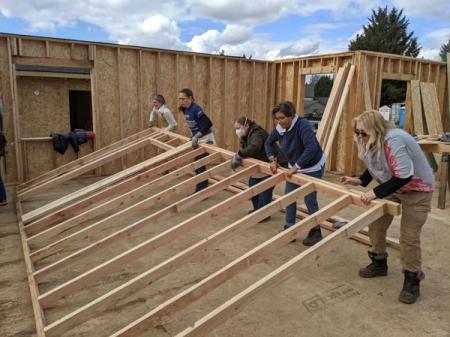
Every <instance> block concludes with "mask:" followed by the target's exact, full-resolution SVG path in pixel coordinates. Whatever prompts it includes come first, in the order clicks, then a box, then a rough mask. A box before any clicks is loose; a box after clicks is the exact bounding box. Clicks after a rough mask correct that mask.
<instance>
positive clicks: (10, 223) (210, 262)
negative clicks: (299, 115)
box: [0, 173, 450, 337]
mask: <svg viewBox="0 0 450 337" xmlns="http://www.w3.org/2000/svg"><path fill="white" fill-rule="evenodd" d="M96 179H98V178H80V179H77V180H73V181H70V182H68V183H64V184H63V185H61V186H59V187H58V188H55V189H54V190H52V191H49V192H48V193H46V194H43V195H41V196H40V197H35V198H33V199H32V200H30V201H29V202H27V203H25V204H24V212H27V211H29V210H31V209H34V208H36V207H38V206H41V205H43V204H45V203H46V202H49V201H51V200H55V199H56V198H58V197H59V196H61V195H66V194H67V193H68V192H70V191H75V190H77V189H79V188H80V187H83V186H86V185H88V184H90V183H92V182H94V181H95V180H96ZM324 179H326V180H328V181H332V182H337V181H338V179H339V176H337V175H333V174H330V173H327V174H326V175H325V177H324ZM174 183H175V182H174ZM277 189H278V191H277V192H278V194H282V193H281V188H280V187H278V188H277ZM9 192H10V195H11V194H12V192H13V191H12V190H11V189H10V190H9ZM155 192H156V191H155ZM228 193H231V192H222V193H219V194H217V195H215V196H213V197H210V198H208V199H206V200H204V201H202V202H200V203H199V204H197V205H195V206H193V207H191V208H190V209H188V210H186V211H184V212H185V213H187V215H189V214H192V215H194V214H197V213H199V212H200V211H202V210H204V209H206V208H208V207H210V206H212V205H214V204H216V203H217V202H220V200H223V198H224V196H225V194H228ZM10 199H11V198H10ZM328 201H329V199H328V200H327V199H323V198H321V197H319V204H321V205H324V204H326V203H327V202H328ZM171 202H173V201H171ZM436 205H437V191H436V192H435V193H434V196H433V202H432V211H431V213H430V215H429V218H428V221H427V223H426V225H425V227H424V229H423V234H422V252H423V265H424V269H423V270H424V272H425V274H426V278H425V280H424V281H423V282H422V284H421V294H422V295H421V297H420V299H419V300H418V302H417V303H416V304H414V305H405V304H401V303H399V302H398V300H397V297H398V294H399V292H400V289H401V287H402V283H403V274H402V273H401V265H400V260H399V251H397V250H394V249H389V250H388V253H389V259H388V263H389V274H388V276H386V277H378V278H374V279H362V278H360V277H359V276H358V269H359V268H360V267H362V266H364V265H366V264H367V263H368V262H369V261H368V257H367V250H368V249H369V247H368V246H365V245H363V244H361V243H358V242H356V241H354V240H347V241H346V242H345V243H344V244H343V245H342V246H339V247H336V248H335V249H334V250H333V251H332V252H331V253H328V254H326V255H324V256H322V257H321V258H320V259H319V260H317V261H316V262H315V263H314V264H312V265H309V266H307V267H305V268H299V269H298V271H297V272H296V273H295V275H294V276H293V277H290V278H289V279H288V280H286V281H285V282H283V283H281V284H279V285H278V286H276V287H275V288H271V289H270V290H269V291H266V292H263V293H261V294H260V295H258V297H257V298H256V299H255V300H254V301H252V302H251V303H249V304H248V305H247V306H245V307H244V309H243V310H242V311H241V312H240V313H238V314H237V315H235V316H233V317H232V318H231V319H229V320H227V321H226V322H225V323H224V324H222V325H221V326H219V327H218V328H217V329H216V330H214V331H211V332H210V334H209V335H210V336H214V337H241V336H242V337H244V336H245V337H249V336H258V337H275V336H276V337H294V336H317V337H332V336H348V337H350V336H355V337H356V336H357V337H364V336H367V337H378V336H380V337H381V336H383V337H386V336H395V337H403V336H404V337H426V336H429V337H450V245H449V242H450V202H449V200H447V205H446V206H447V207H446V209H445V210H441V209H437V208H436ZM250 208H251V204H250V202H247V203H243V204H242V205H240V206H239V207H237V208H236V209H233V210H232V211H231V212H228V213H226V214H224V215H223V216H221V217H219V218H218V219H217V220H216V221H214V222H213V223H210V224H205V225H204V226H201V228H200V229H198V230H195V231H192V232H190V233H188V234H186V235H184V236H183V237H182V238H179V239H177V240H174V241H172V242H171V243H170V244H169V245H167V246H166V247H164V248H162V249H158V250H157V251H156V252H154V253H151V254H148V255H146V256H144V257H143V258H141V259H139V260H137V261H135V262H134V263H132V264H130V265H127V266H124V268H123V269H122V270H120V271H118V272H115V273H113V274H111V275H110V276H108V277H105V278H103V279H101V280H99V281H97V282H96V283H95V284H93V285H91V286H89V287H86V288H85V289H83V290H81V291H79V292H77V293H75V294H74V295H71V296H69V297H68V298H64V299H62V300H60V301H58V303H57V305H56V306H55V307H54V308H50V309H48V310H46V311H45V316H46V318H47V322H48V323H51V322H53V321H55V320H57V319H58V318H61V317H62V316H64V315H65V314H68V313H70V312H72V311H73V310H75V309H77V308H79V307H80V306H82V305H84V304H86V303H87V302H89V301H90V300H91V299H92V298H93V297H94V296H99V295H101V294H103V293H106V292H107V291H109V290H111V289H113V288H115V287H117V286H118V285H120V284H122V283H124V282H126V281H127V280H129V279H131V278H132V277H133V276H136V275H138V274H139V273H141V272H143V271H144V270H146V269H148V268H150V267H151V266H154V265H155V264H157V263H159V262H161V261H163V260H165V259H167V258H169V257H170V256H172V255H174V254H175V253H176V252H179V251H180V250H182V249H184V248H186V247H188V246H189V245H192V244H193V243H195V242H196V241H198V240H200V239H201V238H203V237H204V235H205V233H213V232H214V231H217V230H218V229H219V228H222V227H223V226H224V225H226V224H229V223H231V222H233V221H235V220H237V219H239V218H240V217H242V216H243V214H246V213H247V211H248V210H249V209H250ZM153 210H154V209H153ZM342 216H344V217H345V216H351V215H350V214H343V215H342ZM140 217H142V215H140ZM184 218H186V214H184ZM132 220H133V219H129V221H132ZM178 220H179V219H178V218H177V216H174V217H171V218H169V219H168V220H167V221H161V222H159V223H158V224H156V225H153V226H149V227H146V228H145V229H144V230H141V231H139V233H136V235H132V236H131V237H129V238H128V239H127V240H124V241H120V242H118V243H116V244H114V245H113V246H111V247H109V248H108V249H105V250H102V251H101V252H99V253H98V254H97V255H96V257H95V259H88V260H81V261H80V262H78V263H76V264H74V265H71V267H70V269H65V270H64V271H62V272H58V273H55V274H53V275H51V276H49V277H48V278H47V279H45V281H44V282H43V283H42V284H40V291H41V293H42V292H45V291H47V290H49V289H52V288H54V287H55V286H56V285H58V284H60V283H62V282H64V281H66V280H68V279H70V278H73V277H75V276H76V275H79V274H80V273H81V272H82V271H84V270H86V268H89V267H91V268H92V267H93V266H95V265H98V264H99V263H101V262H103V261H105V260H106V259H108V258H111V257H112V256H114V255H116V254H118V253H121V252H123V251H125V250H126V249H128V248H130V247H132V246H134V245H136V244H137V243H139V242H142V241H143V240H145V239H146V238H148V237H151V236H153V235H155V234H157V233H159V232H161V231H162V230H165V229H167V228H169V227H170V226H171V225H174V224H176V223H177V222H179V221H178ZM283 224H284V214H283V213H281V212H280V213H278V214H276V215H274V216H272V217H271V219H270V221H267V222H263V223H260V224H257V225H255V226H253V227H252V228H250V229H248V230H246V231H245V233H243V234H240V235H236V236H233V237H232V238H230V239H228V240H226V241H223V242H221V243H220V244H216V245H213V246H212V247H211V248H210V249H208V250H206V251H202V253H201V255H196V256H195V257H194V258H192V259H190V260H189V263H186V265H185V266H184V267H183V268H180V269H178V270H176V271H174V272H172V273H170V274H169V275H167V276H165V277H163V278H162V279H160V280H158V281H157V282H155V283H154V284H151V285H149V286H148V287H146V288H143V289H141V290H139V291H137V292H136V293H135V294H133V295H132V296H130V297H128V298H125V299H122V300H120V301H119V302H118V303H116V305H115V306H114V307H111V308H110V309H108V310H107V311H106V312H105V313H104V314H102V315H101V316H98V317H95V318H92V319H90V320H89V321H87V322H85V323H84V324H81V325H80V326H77V327H76V328H74V329H73V330H70V331H68V332H67V333H65V334H64V337H66V336H67V337H69V336H70V337H74V336H78V337H82V336H95V337H97V336H98V337H103V336H107V335H108V334H110V333H112V332H114V331H116V330H117V329H118V328H121V327H123V326H125V325H126V324H128V323H130V322H131V321H133V320H134V319H136V318H138V317H140V316H142V315H144V314H145V313H147V312H148V311H150V310H152V309H153V308H155V307H156V306H157V305H159V304H160V303H162V302H164V301H165V300H167V299H169V298H171V297H172V296H174V295H176V294H178V293H179V292H181V291H182V290H183V289H186V288H188V287H189V286H191V285H193V284H194V283H196V282H198V281H199V280H201V279H202V278H204V277H206V276H207V275H209V274H210V273H212V272H213V271H215V270H217V269H219V268H220V267H222V266H224V265H226V264H227V263H228V262H230V261H232V260H233V259H235V258H237V257H239V256H240V255H242V254H244V253H245V252H247V251H248V250H250V249H252V248H253V247H255V246H257V245H258V244H260V243H262V242H264V241H265V240H267V239H269V238H270V237H272V236H273V235H275V234H277V233H278V232H279V231H280V230H281V229H282V226H283ZM122 226H123V225H122ZM120 227H121V225H115V226H112V227H111V228H108V230H106V231H104V232H101V233H97V234H96V235H97V239H98V238H100V237H102V236H106V235H107V234H109V233H111V232H113V231H114V230H117V229H118V228H120ZM325 234H327V233H326V232H325ZM398 234H399V217H397V218H395V219H394V222H393V224H392V226H391V228H390V230H389V235H390V236H391V237H394V238H398ZM83 245H85V243H83V242H81V243H77V246H75V245H74V246H73V247H71V250H72V251H74V250H76V249H77V248H80V247H82V246H83ZM21 247H22V246H21V242H20V236H19V230H18V226H17V220H16V214H15V205H14V203H13V202H10V203H9V205H7V206H5V207H2V208H0V336H1V337H29V336H33V335H34V320H33V313H32V306H31V302H30V294H29V288H28V281H27V275H26V269H25V264H24V260H23V253H22V248H21ZM305 249H306V247H304V246H303V245H302V243H301V240H297V242H295V243H291V244H289V245H287V246H286V247H283V248H282V249H280V250H278V251H277V252H276V253H274V254H272V255H271V256H270V257H269V258H267V259H265V260H264V261H263V262H262V263H259V264H257V265H255V266H252V267H250V268H248V269H246V270H245V271H244V272H242V273H240V274H239V275H238V276H236V277H234V278H233V279H232V280H231V281H229V282H226V283H225V284H223V285H221V286H220V287H218V288H217V289H215V290H213V291H212V292H210V293H209V294H208V295H206V296H204V297H202V298H201V299H200V300H198V301H196V302H194V303H192V304H191V305H189V306H188V307H186V308H184V309H182V310H180V311H179V312H177V313H176V314H175V315H173V316H170V317H168V318H166V319H163V321H162V322H161V324H159V325H158V326H157V327H155V328H153V329H151V330H148V331H147V332H146V333H144V334H142V336H152V337H169V336H174V335H176V334H177V333H178V332H180V331H182V330H184V329H185V328H186V327H187V326H189V325H191V324H193V323H194V322H195V321H196V320H197V319H199V318H201V317H203V316H204V315H205V314H207V313H208V312H210V311H211V310H213V309H214V308H216V307H218V306H219V305H221V304H222V303H224V302H225V301H226V300H228V299H229V298H231V297H232V296H234V295H236V294H237V293H239V292H240V291H242V290H243V289H245V288H246V287H248V286H249V285H251V284H252V283H254V282H255V281H257V280H259V279H260V278H261V277H263V276H265V275H267V274H268V273H269V272H271V271H273V270H274V269H275V268H276V267H278V266H280V265H281V264H283V263H284V262H286V261H288V260H289V259H291V258H292V257H294V256H296V255H297V254H299V253H300V252H302V251H303V250H305ZM67 253H68V252H65V253H61V254H63V255H61V256H59V253H58V254H55V255H54V256H51V257H50V258H48V259H45V260H44V261H42V266H44V265H46V264H49V263H50V262H52V261H55V260H56V259H58V258H60V257H62V256H64V254H67Z"/></svg>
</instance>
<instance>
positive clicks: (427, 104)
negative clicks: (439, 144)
mask: <svg viewBox="0 0 450 337" xmlns="http://www.w3.org/2000/svg"><path fill="white" fill-rule="evenodd" d="M420 91H421V93H422V100H423V109H424V113H425V120H426V123H427V129H428V134H430V135H440V134H442V132H444V129H443V126H442V118H441V112H440V108H439V100H438V97H437V91H436V86H435V84H434V83H426V82H420Z"/></svg>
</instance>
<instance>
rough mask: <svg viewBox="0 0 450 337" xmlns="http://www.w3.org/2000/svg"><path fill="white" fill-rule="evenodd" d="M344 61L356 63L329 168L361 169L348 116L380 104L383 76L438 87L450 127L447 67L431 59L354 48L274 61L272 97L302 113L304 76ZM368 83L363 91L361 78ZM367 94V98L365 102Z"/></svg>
mask: <svg viewBox="0 0 450 337" xmlns="http://www.w3.org/2000/svg"><path fill="white" fill-rule="evenodd" d="M346 62H349V63H351V64H354V65H355V66H356V71H355V75H354V77H353V81H352V84H351V88H350V93H349V97H348V99H347V102H346V105H345V108H344V114H343V118H342V120H341V123H340V125H339V132H338V137H337V139H336V141H335V144H334V148H333V149H334V151H332V153H331V155H330V158H329V159H328V162H329V164H330V165H329V168H330V169H332V170H337V171H339V172H345V173H347V174H354V173H356V172H360V171H361V170H362V163H361V161H360V160H358V159H357V155H356V147H355V146H354V144H353V140H352V137H353V135H352V132H353V130H352V125H351V120H352V118H353V117H355V116H357V115H358V114H360V113H361V112H363V111H364V110H365V109H367V108H370V107H371V108H375V109H378V108H379V107H380V95H381V84H382V81H383V80H400V81H407V86H408V90H409V85H410V82H409V81H410V80H419V81H421V82H433V83H435V85H436V88H437V94H438V99H439V106H440V112H441V116H442V123H443V125H444V130H447V131H448V130H449V110H448V103H447V100H448V97H447V95H446V94H445V93H446V88H447V75H446V72H447V68H446V64H445V63H442V62H434V61H429V60H423V59H416V58H412V57H403V56H398V55H391V54H383V53H375V52H367V51H357V52H347V53H340V54H330V55H317V56H311V57H305V58H298V59H288V60H281V61H276V62H275V63H276V81H275V97H276V98H275V101H277V102H278V101H280V100H284V99H289V100H292V101H293V102H295V103H296V106H297V110H298V112H299V113H300V114H302V113H303V104H304V99H303V98H304V91H303V90H304V87H303V85H302V84H303V83H305V76H306V75H310V74H330V73H333V74H336V72H337V70H338V68H339V67H340V66H342V65H344V64H345V63H346ZM365 80H366V81H367V84H368V93H367V94H366V93H365V92H364V81H365ZM365 94H366V97H367V96H368V97H370V100H368V102H366V100H365ZM410 100H411V98H410V97H409V98H408V97H407V99H406V102H405V103H406V106H407V108H410V107H411V102H410Z"/></svg>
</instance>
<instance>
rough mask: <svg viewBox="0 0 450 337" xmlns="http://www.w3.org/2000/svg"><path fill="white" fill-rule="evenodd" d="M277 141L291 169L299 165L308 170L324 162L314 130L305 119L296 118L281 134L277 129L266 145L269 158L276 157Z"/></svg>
mask: <svg viewBox="0 0 450 337" xmlns="http://www.w3.org/2000/svg"><path fill="white" fill-rule="evenodd" d="M277 141H278V142H279V143H280V145H281V149H282V150H283V151H284V153H285V154H286V156H287V158H288V161H289V164H290V166H291V167H293V166H295V165H297V166H298V167H299V168H300V169H307V168H310V167H313V166H314V165H316V164H317V163H319V162H320V161H321V160H324V156H323V151H322V148H321V147H320V144H319V142H318V141H317V138H316V135H315V134H314V131H313V128H312V127H311V124H310V123H309V122H308V120H307V119H305V118H302V117H299V116H294V118H293V119H292V123H291V126H290V127H289V129H287V130H284V131H282V132H280V131H279V130H277V128H275V129H274V130H273V131H272V133H271V134H270V136H269V137H268V138H267V140H266V143H265V145H264V146H265V150H266V154H267V157H269V158H270V157H271V156H274V155H275V153H274V149H273V146H274V144H275V142H277Z"/></svg>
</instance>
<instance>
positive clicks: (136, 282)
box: [41, 173, 304, 337]
mask: <svg viewBox="0 0 450 337" xmlns="http://www.w3.org/2000/svg"><path fill="white" fill-rule="evenodd" d="M283 176H284V175H283V174H281V173H280V174H277V175H275V176H273V177H271V178H269V179H267V180H265V181H263V182H262V183H260V184H257V185H255V186H253V187H252V188H251V189H249V190H246V191H242V192H241V193H239V194H236V195H234V196H232V197H230V198H228V199H226V200H224V201H222V202H221V203H219V204H217V205H215V206H213V207H211V208H209V209H207V210H205V211H203V212H201V213H200V214H198V215H196V216H194V217H191V218H190V219H188V220H186V221H184V222H182V223H180V224H178V225H176V226H174V227H172V228H170V229H169V230H168V231H166V232H164V233H161V234H159V235H158V236H156V237H154V238H152V239H150V240H149V241H148V243H143V244H141V245H139V246H137V247H135V248H134V250H136V249H142V247H143V246H145V245H148V244H149V243H151V242H153V245H156V246H160V245H161V244H164V243H166V242H169V241H170V240H172V239H173V237H172V236H173V235H175V236H178V235H181V234H182V233H185V232H186V231H187V230H191V229H192V228H195V227H196V226H199V225H201V224H202V223H205V221H207V219H213V218H215V217H217V216H218V215H219V214H223V212H226V211H228V210H230V209H231V208H233V207H236V206H237V205H238V204H239V203H241V202H242V201H243V200H248V199H250V198H251V197H252V196H254V195H257V194H259V193H261V192H262V191H264V190H266V189H267V188H270V187H271V186H274V185H276V184H278V183H280V182H282V181H283ZM294 192H295V191H294ZM303 192H304V191H303ZM299 193H300V192H299ZM290 202H291V203H292V200H291V201H290ZM280 203H281V202H280ZM279 208H280V205H274V203H272V204H270V205H268V206H267V207H266V208H264V209H260V210H259V212H254V213H255V214H250V215H248V216H247V217H245V218H243V219H241V220H239V223H241V226H245V225H246V224H247V225H250V223H251V222H254V223H257V222H258V221H260V220H262V219H264V218H265V217H267V216H268V214H269V213H274V212H276V211H278V210H279ZM269 210H270V212H269ZM244 220H245V221H244ZM226 228H227V229H228V230H227V231H226V234H221V235H217V236H216V240H218V239H219V238H220V239H223V238H224V237H225V235H227V236H228V235H232V234H234V233H236V231H237V230H238V229H239V228H240V227H237V226H234V227H232V225H230V226H227V227H226ZM223 230H225V229H223ZM223 230H222V231H220V233H222V232H223ZM206 241H207V242H208V243H207V244H212V243H213V242H214V241H215V240H214V239H212V238H208V239H207V240H202V241H201V245H200V247H202V246H203V245H205V243H206ZM139 247H141V248H139ZM151 248H152V246H149V247H147V248H146V249H151ZM196 248H197V245H195V246H191V247H190V250H189V254H192V253H195V252H198V251H199V250H200V249H196ZM187 253H188V252H181V253H179V254H177V255H175V256H174V257H172V258H171V259H169V260H166V261H165V262H163V263H161V264H160V265H158V266H156V267H154V268H152V269H150V270H148V271H146V272H144V273H143V274H141V275H138V276H137V277H135V278H134V279H132V280H130V281H128V282H127V283H125V284H123V285H122V286H120V287H118V288H116V289H114V290H112V291H111V292H109V293H107V294H105V295H103V296H101V297H99V298H97V299H96V300H94V301H92V302H90V303H88V304H86V305H85V306H83V307H82V308H79V309H77V310H75V311H74V312H72V313H70V314H68V315H66V316H64V317H62V318H61V319H59V320H57V321H56V322H53V323H52V324H50V325H48V326H47V327H46V328H45V329H46V334H47V337H52V336H58V335H59V334H61V333H62V332H64V331H67V329H69V328H71V327H73V326H75V325H77V324H79V323H80V322H83V321H84V320H86V319H88V318H89V317H92V315H93V314H94V313H96V312H99V311H101V310H103V309H104V308H106V307H109V305H111V304H112V303H113V302H115V301H117V300H118V299H119V298H123V297H124V296H127V295H128V294H130V293H133V292H135V291H136V290H137V289H139V287H143V286H145V285H147V284H148V283H149V282H151V281H150V278H151V279H155V277H157V278H159V277H160V276H161V275H160V274H159V273H162V275H164V274H166V273H167V272H168V271H169V270H170V268H171V266H170V263H171V261H172V260H174V259H177V258H178V259H180V258H182V259H183V258H184V257H185V255H186V254H187ZM133 260H134V259H133ZM180 262H181V261H180ZM165 265H168V267H164V266H165ZM155 274H157V275H155ZM41 304H42V303H41Z"/></svg>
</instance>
